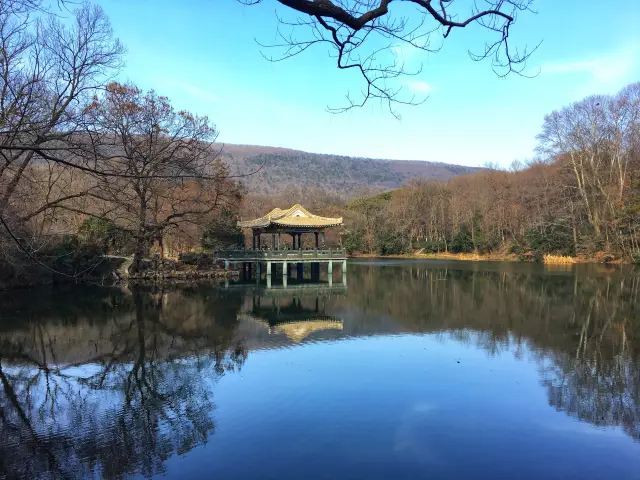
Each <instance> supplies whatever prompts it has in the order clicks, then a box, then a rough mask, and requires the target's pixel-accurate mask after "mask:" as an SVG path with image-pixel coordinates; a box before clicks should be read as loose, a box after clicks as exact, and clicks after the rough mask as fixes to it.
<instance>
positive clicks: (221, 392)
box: [0, 260, 640, 479]
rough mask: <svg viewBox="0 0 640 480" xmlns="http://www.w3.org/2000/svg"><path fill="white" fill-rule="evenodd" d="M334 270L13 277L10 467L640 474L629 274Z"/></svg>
mask: <svg viewBox="0 0 640 480" xmlns="http://www.w3.org/2000/svg"><path fill="white" fill-rule="evenodd" d="M334 274H335V272H334ZM341 279H342V277H341V276H340V275H337V274H336V276H335V278H334V281H333V282H332V284H331V285H329V284H328V282H327V280H328V279H327V278H326V276H325V277H323V278H322V277H321V283H319V284H311V283H295V282H290V283H289V285H288V288H287V289H286V290H283V289H281V288H277V287H278V285H279V284H277V283H276V282H274V285H273V287H274V288H271V289H267V288H266V286H265V285H264V284H263V285H261V286H255V285H249V284H248V285H242V284H234V283H231V284H230V285H228V287H226V288H225V286H224V285H208V286H205V285H200V286H192V287H169V286H167V287H164V288H131V289H126V288H106V287H100V286H91V285H87V286H82V287H72V288H71V287H68V288H59V289H55V290H53V289H50V290H31V291H13V292H5V293H2V294H1V295H0V301H1V302H2V303H1V304H0V305H1V309H0V319H1V321H0V330H1V335H0V383H1V385H0V429H1V433H0V478H11V479H13V478H28V479H33V478H109V479H111V478H118V479H119V478H145V477H152V476H163V477H164V478H169V479H174V478H175V479H190V478H233V479H243V478H247V479H248V478H251V479H253V478H260V479H286V478H292V479H301V478H304V479H325V478H326V479H336V478H344V479H360V478H367V479H378V478H380V479H382V478H385V479H386V478H409V479H420V478H431V479H433V478H438V479H448V478H487V479H513V478H518V479H540V478H544V479H554V478H562V479H565V478H576V479H617V478H619V479H623V478H624V479H635V478H637V479H640V442H639V440H640V368H639V367H640V273H639V272H638V271H637V270H634V269H633V268H632V267H607V266H603V265H577V266H559V267H552V268H549V267H545V266H543V265H534V264H519V263H491V262H478V263H463V262H438V261H422V262H421V261H409V260H406V261H405V260H397V261H396V260H393V261H375V260H371V261H355V262H352V263H350V264H349V271H348V274H347V284H346V286H345V285H343V284H342V282H341Z"/></svg>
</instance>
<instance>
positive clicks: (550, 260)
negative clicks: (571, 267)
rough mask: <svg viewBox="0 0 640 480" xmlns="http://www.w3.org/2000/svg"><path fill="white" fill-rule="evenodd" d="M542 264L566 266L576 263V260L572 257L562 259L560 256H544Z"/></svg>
mask: <svg viewBox="0 0 640 480" xmlns="http://www.w3.org/2000/svg"><path fill="white" fill-rule="evenodd" d="M543 262H544V263H547V264H568V263H576V260H575V258H573V257H564V256H561V255H545V256H544V257H543Z"/></svg>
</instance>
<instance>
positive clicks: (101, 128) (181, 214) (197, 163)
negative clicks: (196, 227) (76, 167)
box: [84, 83, 242, 272]
mask: <svg viewBox="0 0 640 480" xmlns="http://www.w3.org/2000/svg"><path fill="white" fill-rule="evenodd" d="M87 123H88V125H90V126H91V129H90V130H88V132H87V135H86V137H85V138H86V139H87V140H86V143H87V144H86V145H84V148H85V150H86V152H88V153H89V154H92V155H94V156H95V159H96V160H95V161H96V163H100V164H101V165H102V168H103V170H104V171H107V172H109V174H110V175H109V176H108V177H104V176H97V177H96V180H95V182H96V189H95V192H94V193H93V194H92V198H94V199H95V200H96V202H97V205H98V206H101V208H106V209H107V211H109V212H110V213H109V215H110V216H111V217H112V218H113V219H114V221H115V222H116V223H117V224H118V225H120V226H121V228H124V229H126V230H128V231H129V232H130V233H131V235H132V237H133V238H134V242H135V249H134V259H133V263H132V266H131V271H132V272H137V271H139V270H140V268H141V262H142V259H143V258H144V257H145V255H146V254H147V250H148V247H149V245H150V244H151V243H152V242H154V241H157V242H158V243H159V244H160V248H161V249H162V239H163V236H164V235H165V234H166V233H167V232H168V231H171V230H176V229H180V228H181V227H183V226H185V225H192V224H202V223H203V222H204V221H205V220H206V219H207V216H208V215H211V214H212V213H213V212H215V211H216V210H218V209H222V208H224V207H225V206H231V205H234V204H235V203H237V202H238V201H239V199H240V196H241V194H242V191H241V188H240V186H239V185H238V183H237V182H236V181H235V180H234V179H233V178H231V176H230V175H229V169H228V167H227V165H226V164H225V163H223V162H222V161H220V160H219V159H217V158H216V155H215V152H214V150H213V149H212V142H213V141H214V140H215V138H216V136H217V131H216V129H215V127H214V126H212V125H211V124H210V122H209V119H208V118H207V117H200V116H196V115H193V114H191V113H189V112H186V111H176V110H175V109H174V108H173V107H172V106H171V103H170V102H169V100H168V99H167V98H166V97H162V96H158V95H157V94H156V93H155V92H153V91H150V92H147V93H143V92H142V91H141V90H140V89H138V88H137V87H135V86H134V85H131V84H127V85H123V84H118V83H112V84H110V85H108V86H107V88H106V91H105V93H104V94H103V95H102V96H100V97H96V98H95V100H94V102H93V104H92V105H91V106H90V108H88V110H87Z"/></svg>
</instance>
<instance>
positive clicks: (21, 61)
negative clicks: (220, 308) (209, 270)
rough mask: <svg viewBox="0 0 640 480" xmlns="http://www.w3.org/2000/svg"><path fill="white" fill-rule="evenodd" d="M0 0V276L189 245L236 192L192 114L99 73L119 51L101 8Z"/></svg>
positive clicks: (68, 272) (5, 279)
mask: <svg viewBox="0 0 640 480" xmlns="http://www.w3.org/2000/svg"><path fill="white" fill-rule="evenodd" d="M63 16H69V11H68V10H67V9H66V7H65V9H64V10H63V11H58V10H56V6H55V4H53V5H49V4H48V3H41V2H39V1H34V0H6V1H5V0H3V1H2V2H1V4H0V42H1V45H2V54H1V55H0V82H1V83H2V84H1V85H0V285H2V284H10V283H12V282H20V281H23V282H24V281H26V282H29V281H30V279H31V278H32V277H33V276H37V275H41V274H42V272H47V271H48V272H49V273H51V274H52V275H54V276H55V277H56V278H60V277H67V278H73V279H76V278H79V277H83V276H86V275H88V274H91V273H95V272H96V271H97V270H99V269H100V268H101V265H102V261H101V260H100V258H102V255H103V254H104V253H110V254H127V255H129V254H131V255H133V258H134V261H133V264H132V269H133V270H136V269H140V268H141V265H142V261H143V259H144V258H145V257H148V256H149V255H150V253H151V252H153V251H154V249H155V250H156V251H160V252H163V251H166V250H167V249H170V250H181V249H187V248H193V247H195V246H199V245H200V242H201V237H202V231H203V229H204V228H205V226H206V225H207V224H211V223H213V224H216V222H217V219H218V218H219V217H220V216H221V215H222V216H224V215H226V216H228V215H229V212H232V213H233V212H235V210H236V209H237V205H238V203H239V201H240V199H241V198H242V195H243V193H244V190H243V188H242V186H241V185H240V183H239V182H238V181H237V178H234V177H233V176H231V175H230V172H229V168H228V166H227V165H226V164H225V163H224V162H223V161H221V160H220V159H219V158H218V153H219V150H220V148H218V147H214V146H212V144H213V142H214V141H215V140H216V137H217V129H216V127H215V125H213V123H212V122H211V121H210V120H209V118H208V117H206V116H199V115H195V114H193V113H191V112H187V111H182V110H177V109H175V108H174V107H173V106H172V105H171V102H170V100H169V99H168V98H166V97H163V96H161V95H158V94H157V93H155V92H154V91H153V90H152V91H148V92H144V91H142V90H140V89H139V88H138V87H136V86H135V85H134V84H132V83H127V84H121V83H117V82H115V81H113V79H114V78H116V75H117V74H118V72H119V69H120V67H121V65H122V64H123V60H124V54H125V49H124V47H123V46H122V44H121V43H120V42H119V41H118V39H117V38H116V37H115V36H114V34H113V32H112V29H111V26H110V24H109V21H108V19H107V18H106V16H105V14H104V12H103V10H102V9H101V8H100V7H98V6H95V5H91V4H88V3H85V4H81V5H80V6H79V8H77V10H75V11H74V12H72V13H71V18H66V19H62V18H61V17H63Z"/></svg>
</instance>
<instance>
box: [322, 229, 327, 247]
mask: <svg viewBox="0 0 640 480" xmlns="http://www.w3.org/2000/svg"><path fill="white" fill-rule="evenodd" d="M326 246H327V233H326V232H325V231H324V230H323V231H322V248H325V247H326Z"/></svg>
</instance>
